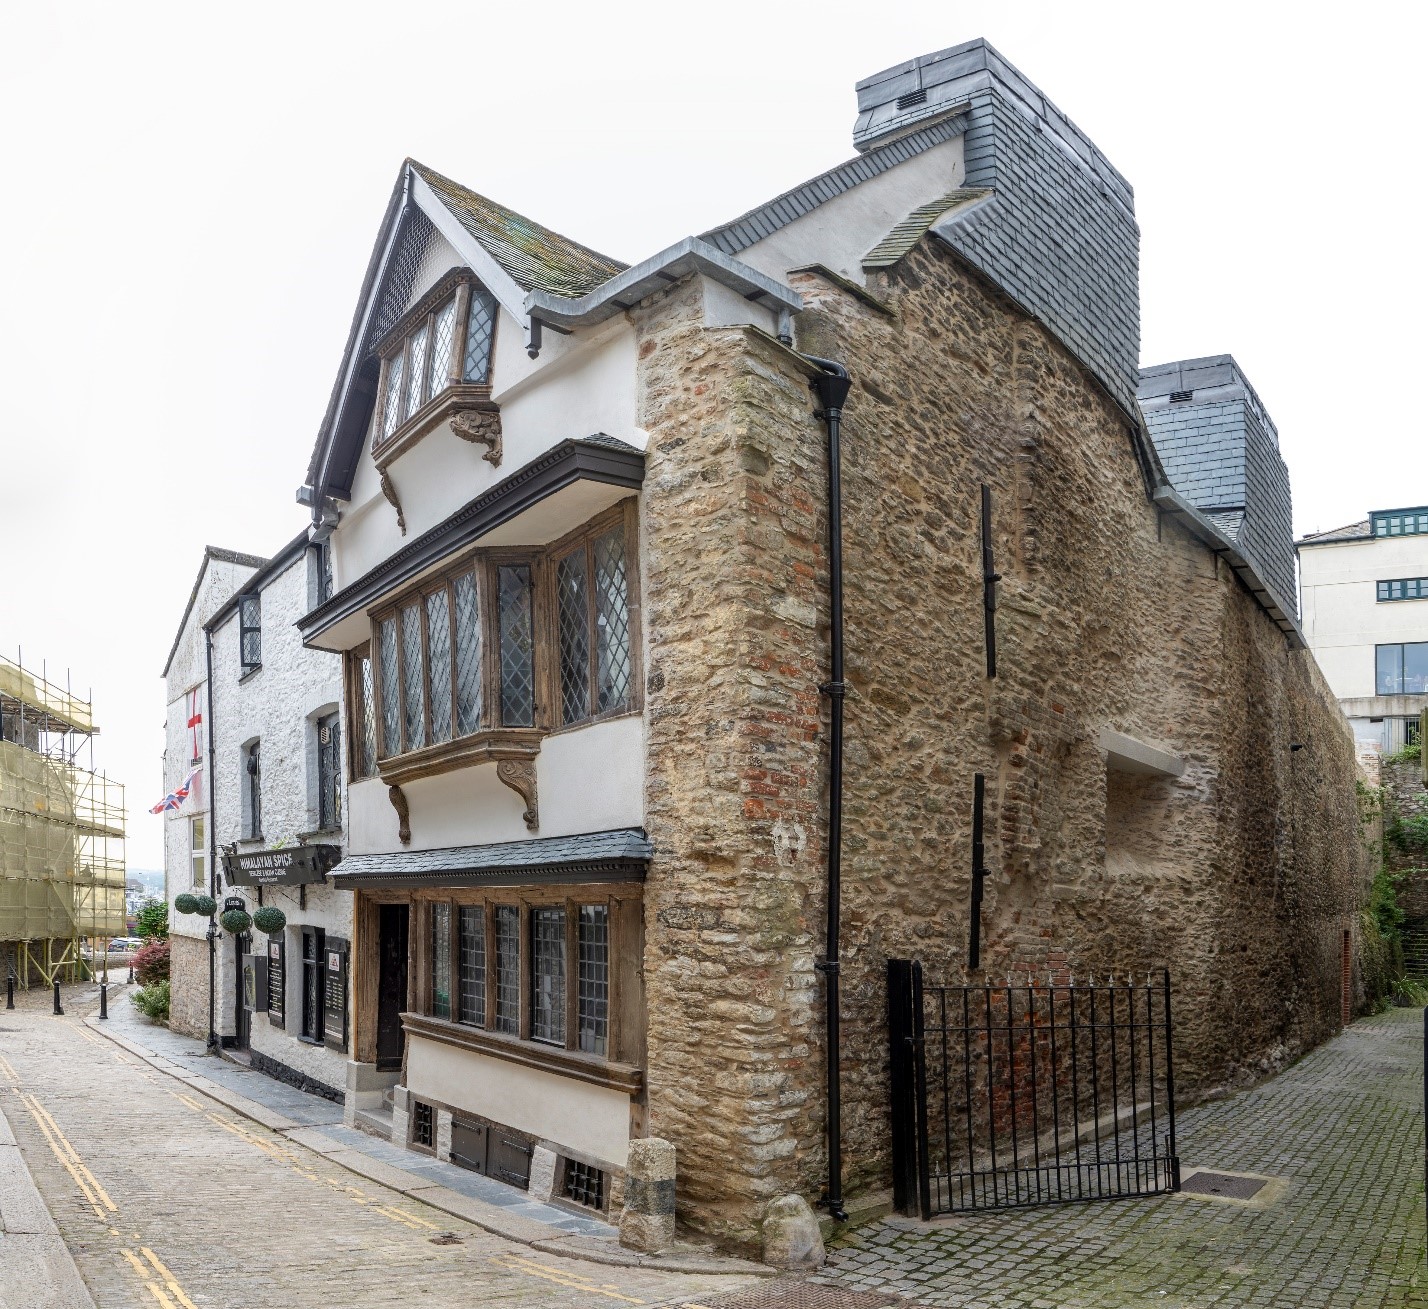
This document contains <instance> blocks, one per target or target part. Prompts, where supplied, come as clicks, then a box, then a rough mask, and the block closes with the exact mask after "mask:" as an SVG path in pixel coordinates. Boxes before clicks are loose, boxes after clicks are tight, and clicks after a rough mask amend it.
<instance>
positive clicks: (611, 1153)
mask: <svg viewBox="0 0 1428 1309" xmlns="http://www.w3.org/2000/svg"><path fill="white" fill-rule="evenodd" d="M406 1086H407V1089H408V1091H409V1092H410V1094H411V1095H412V1096H413V1097H415V1098H416V1099H419V1100H427V1099H430V1100H439V1101H441V1102H442V1103H443V1104H446V1105H450V1106H451V1107H452V1108H455V1109H465V1110H468V1111H469V1112H471V1113H474V1114H480V1115H481V1116H482V1117H485V1118H490V1119H491V1120H492V1121H494V1122H498V1123H504V1124H506V1125H507V1126H508V1127H514V1128H516V1129H517V1130H518V1131H522V1132H529V1133H530V1134H531V1135H532V1136H537V1137H541V1138H543V1139H545V1140H548V1141H551V1142H553V1143H554V1144H556V1145H562V1146H566V1147H568V1148H569V1149H571V1150H574V1151H576V1152H577V1153H579V1154H583V1155H589V1156H592V1157H593V1158H595V1159H598V1160H600V1161H601V1162H602V1163H607V1164H613V1165H614V1166H615V1167H616V1168H623V1167H624V1166H625V1160H626V1158H627V1157H628V1155H629V1150H630V1097H629V1096H628V1095H626V1094H625V1093H624V1092H622V1091H612V1090H610V1089H609V1088H608V1087H603V1086H590V1085H587V1084H586V1083H584V1082H572V1081H571V1080H570V1079H569V1078H568V1077H557V1076H555V1075H554V1074H552V1073H547V1072H542V1071H541V1070H540V1069H538V1068H525V1067H522V1066H521V1065H519V1064H512V1063H508V1062H507V1061H506V1060H504V1059H491V1058H489V1057H487V1056H486V1055H483V1054H475V1053H473V1052H471V1051H469V1050H454V1049H452V1048H451V1047H450V1046H448V1045H442V1044H441V1043H440V1042H438V1041H430V1040H427V1039H425V1038H423V1037H420V1036H416V1035H412V1036H410V1037H409V1038H408V1045H407V1075H406Z"/></svg>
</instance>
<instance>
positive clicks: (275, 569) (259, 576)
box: [203, 527, 308, 632]
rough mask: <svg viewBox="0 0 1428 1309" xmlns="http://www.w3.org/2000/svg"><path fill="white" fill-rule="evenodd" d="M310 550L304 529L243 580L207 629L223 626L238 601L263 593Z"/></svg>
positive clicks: (234, 609)
mask: <svg viewBox="0 0 1428 1309" xmlns="http://www.w3.org/2000/svg"><path fill="white" fill-rule="evenodd" d="M307 548H308V533H307V528H305V527H304V528H303V529H302V531H301V532H299V533H298V534H297V535H296V536H295V537H293V539H292V540H291V541H289V542H288V543H287V545H285V546H283V548H282V549H281V550H279V551H278V553H277V554H275V555H274V556H273V557H272V558H271V559H268V560H265V561H264V563H263V566H262V567H261V568H260V569H258V571H257V572H256V573H253V574H251V575H250V576H249V577H246V578H244V579H243V585H242V587H240V588H239V589H238V590H237V591H234V592H233V594H232V595H230V596H229V597H228V599H227V600H225V601H224V602H223V603H222V604H221V605H219V606H218V608H217V609H215V610H214V611H213V614H212V616H211V617H210V618H209V620H208V621H207V622H206V623H204V625H203V626H204V627H205V629H207V630H208V631H210V632H212V631H215V630H216V629H217V628H219V627H220V626H222V624H223V623H224V622H225V621H226V620H227V619H228V618H229V616H230V615H232V614H233V613H234V612H235V611H236V610H237V608H238V601H239V599H240V598H241V597H242V596H244V595H252V594H253V593H254V592H255V591H258V592H261V591H262V590H263V588H264V587H266V586H267V585H268V583H269V582H271V581H272V580H273V578H275V577H277V576H278V575H279V574H280V573H285V572H287V570H288V569H289V568H291V567H292V566H293V564H294V563H296V562H297V561H298V560H299V559H301V558H302V557H303V556H304V555H305V554H306V553H307Z"/></svg>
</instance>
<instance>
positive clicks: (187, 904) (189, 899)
mask: <svg viewBox="0 0 1428 1309" xmlns="http://www.w3.org/2000/svg"><path fill="white" fill-rule="evenodd" d="M174 908H175V909H177V910H178V912H179V913H181V914H196V913H197V912H198V897H197V896H196V895H190V894H189V893H188V892H187V891H185V892H184V893H183V894H182V895H176V896H174Z"/></svg>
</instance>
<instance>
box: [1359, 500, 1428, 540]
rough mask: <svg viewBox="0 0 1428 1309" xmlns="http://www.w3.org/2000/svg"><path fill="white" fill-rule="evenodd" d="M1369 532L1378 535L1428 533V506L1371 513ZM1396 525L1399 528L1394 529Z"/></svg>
mask: <svg viewBox="0 0 1428 1309" xmlns="http://www.w3.org/2000/svg"><path fill="white" fill-rule="evenodd" d="M1369 518H1370V523H1369V532H1370V534H1371V535H1373V536H1376V537H1392V536H1423V535H1425V534H1428V506H1424V505H1418V506H1415V507H1414V508H1412V509H1382V510H1375V511H1374V512H1373V513H1372V514H1370V515H1369ZM1395 527H1396V528H1397V530H1394V529H1395Z"/></svg>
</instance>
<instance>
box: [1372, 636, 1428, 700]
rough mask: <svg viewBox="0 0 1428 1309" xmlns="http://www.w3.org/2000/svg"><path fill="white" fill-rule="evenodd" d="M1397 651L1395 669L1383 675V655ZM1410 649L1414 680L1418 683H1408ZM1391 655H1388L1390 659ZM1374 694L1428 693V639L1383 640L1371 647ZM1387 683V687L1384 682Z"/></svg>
mask: <svg viewBox="0 0 1428 1309" xmlns="http://www.w3.org/2000/svg"><path fill="white" fill-rule="evenodd" d="M1394 650H1396V651H1397V652H1398V658H1397V665H1396V671H1393V670H1390V672H1389V674H1388V677H1387V679H1385V676H1384V656H1385V654H1386V653H1387V652H1390V651H1394ZM1410 650H1412V651H1413V652H1414V654H1413V660H1414V666H1415V670H1416V677H1415V680H1416V681H1417V682H1418V683H1419V685H1416V686H1413V687H1410V686H1409V685H1408V681H1409V675H1408V660H1409V651H1410ZM1391 660H1392V656H1391V655H1390V661H1391ZM1373 665H1374V694H1375V695H1376V696H1380V695H1424V694H1428V641H1385V642H1380V643H1379V644H1377V645H1375V646H1374V648H1373ZM1386 682H1387V683H1388V685H1387V687H1386V686H1385V683H1386Z"/></svg>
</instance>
